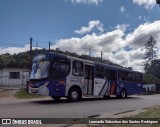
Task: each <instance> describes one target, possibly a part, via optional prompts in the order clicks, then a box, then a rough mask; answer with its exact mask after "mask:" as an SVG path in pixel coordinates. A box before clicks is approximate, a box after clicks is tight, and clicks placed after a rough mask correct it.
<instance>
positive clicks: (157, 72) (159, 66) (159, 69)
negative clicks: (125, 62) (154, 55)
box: [145, 59, 160, 79]
mask: <svg viewBox="0 0 160 127" xmlns="http://www.w3.org/2000/svg"><path fill="white" fill-rule="evenodd" d="M145 73H146V74H151V75H153V76H155V77H157V78H159V79H160V59H156V60H152V61H151V63H150V64H147V66H145Z"/></svg>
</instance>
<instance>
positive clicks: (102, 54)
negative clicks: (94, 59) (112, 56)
mask: <svg viewBox="0 0 160 127" xmlns="http://www.w3.org/2000/svg"><path fill="white" fill-rule="evenodd" d="M101 61H103V51H101Z"/></svg>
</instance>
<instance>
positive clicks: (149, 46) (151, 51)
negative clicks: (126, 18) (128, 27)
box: [144, 36, 157, 64]
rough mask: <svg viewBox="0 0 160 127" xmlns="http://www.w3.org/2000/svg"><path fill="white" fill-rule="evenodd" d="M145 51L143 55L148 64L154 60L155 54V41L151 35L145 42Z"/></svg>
mask: <svg viewBox="0 0 160 127" xmlns="http://www.w3.org/2000/svg"><path fill="white" fill-rule="evenodd" d="M145 48H146V52H145V57H144V59H146V60H147V61H146V64H149V63H150V62H151V61H152V60H154V59H155V58H156V57H157V55H156V49H157V47H156V41H155V40H154V38H153V36H150V38H149V40H148V41H147V42H146V44H145Z"/></svg>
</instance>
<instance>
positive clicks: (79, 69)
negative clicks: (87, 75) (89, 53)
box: [73, 61, 83, 76]
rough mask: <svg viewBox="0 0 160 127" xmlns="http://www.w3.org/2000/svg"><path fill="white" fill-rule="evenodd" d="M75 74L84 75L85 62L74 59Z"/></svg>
mask: <svg viewBox="0 0 160 127" xmlns="http://www.w3.org/2000/svg"><path fill="white" fill-rule="evenodd" d="M73 75H74V76H83V63H82V62H79V61H73Z"/></svg>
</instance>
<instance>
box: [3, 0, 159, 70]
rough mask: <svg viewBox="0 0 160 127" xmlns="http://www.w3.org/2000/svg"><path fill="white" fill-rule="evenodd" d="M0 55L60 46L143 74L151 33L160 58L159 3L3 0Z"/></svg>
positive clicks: (137, 0) (143, 0)
mask: <svg viewBox="0 0 160 127" xmlns="http://www.w3.org/2000/svg"><path fill="white" fill-rule="evenodd" d="M0 18H1V19H0V54H4V53H10V54H14V53H19V52H24V51H27V50H29V39H30V38H31V37H32V38H33V48H37V47H38V48H48V43H49V41H50V42H51V44H52V46H51V49H56V48H59V49H60V50H63V51H70V52H76V53H78V54H80V55H81V54H87V55H88V54H89V49H91V56H95V57H100V54H101V51H102V52H103V58H104V59H109V60H111V61H112V62H114V63H117V64H120V65H122V66H125V67H133V69H134V70H137V71H143V63H144V60H143V59H142V58H143V57H144V53H145V48H144V44H145V42H146V41H147V40H148V39H149V37H150V36H151V35H152V36H153V37H154V39H155V40H156V41H157V47H158V48H157V54H158V56H159V55H160V43H159V42H160V7H159V6H158V5H157V4H156V0H0Z"/></svg>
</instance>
